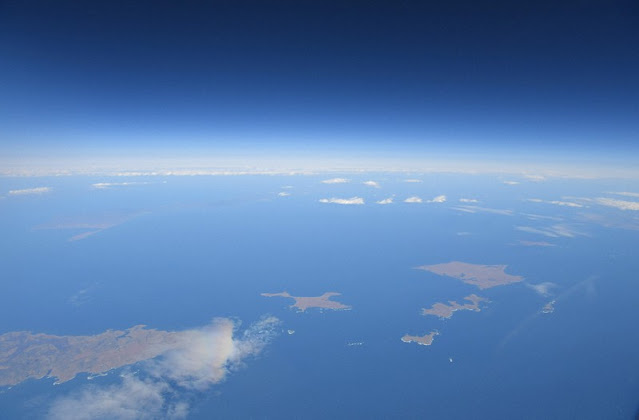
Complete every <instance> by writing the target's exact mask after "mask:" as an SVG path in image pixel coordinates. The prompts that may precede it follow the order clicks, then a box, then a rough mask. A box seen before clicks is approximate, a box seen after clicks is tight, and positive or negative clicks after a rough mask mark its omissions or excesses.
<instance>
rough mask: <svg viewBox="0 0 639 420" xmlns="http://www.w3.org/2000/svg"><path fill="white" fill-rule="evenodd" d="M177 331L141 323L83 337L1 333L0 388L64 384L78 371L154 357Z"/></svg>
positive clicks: (96, 370) (173, 343) (178, 334)
mask: <svg viewBox="0 0 639 420" xmlns="http://www.w3.org/2000/svg"><path fill="white" fill-rule="evenodd" d="M182 334H184V333H183V332H170V331H160V330H155V329H146V328H145V326H144V325H136V326H135V327H132V328H129V329H127V330H124V331H119V330H108V331H106V332H103V333H101V334H98V335H88V336H59V335H48V334H32V333H30V332H27V331H18V332H9V333H6V334H2V335H0V386H6V385H16V384H18V383H20V382H22V381H25V380H27V379H41V378H44V377H49V378H57V382H56V383H63V382H66V381H69V380H71V379H73V378H75V376H76V375H78V374H79V373H81V372H86V373H91V374H99V373H103V372H106V371H109V370H111V369H115V368H119V367H122V366H125V365H130V364H133V363H136V362H139V361H142V360H147V359H151V358H154V357H156V356H159V355H160V354H162V353H165V352H166V351H168V350H171V349H173V348H175V347H176V346H177V345H178V344H179V343H180V342H181V340H182V339H183V337H181V335H182Z"/></svg>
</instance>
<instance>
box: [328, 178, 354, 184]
mask: <svg viewBox="0 0 639 420" xmlns="http://www.w3.org/2000/svg"><path fill="white" fill-rule="evenodd" d="M347 182H351V181H350V179H346V178H331V179H325V180H324V181H322V184H346V183H347Z"/></svg>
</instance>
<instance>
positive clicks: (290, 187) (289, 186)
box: [282, 185, 293, 190]
mask: <svg viewBox="0 0 639 420" xmlns="http://www.w3.org/2000/svg"><path fill="white" fill-rule="evenodd" d="M292 188H293V186H292V185H284V186H283V187H282V189H283V190H290V189H292Z"/></svg>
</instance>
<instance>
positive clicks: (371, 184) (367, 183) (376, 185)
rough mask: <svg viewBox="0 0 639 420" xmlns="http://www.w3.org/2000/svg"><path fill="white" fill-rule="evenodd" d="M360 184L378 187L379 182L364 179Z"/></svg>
mask: <svg viewBox="0 0 639 420" xmlns="http://www.w3.org/2000/svg"><path fill="white" fill-rule="evenodd" d="M362 184H364V185H368V186H369V187H375V188H379V183H378V182H376V181H364V182H362Z"/></svg>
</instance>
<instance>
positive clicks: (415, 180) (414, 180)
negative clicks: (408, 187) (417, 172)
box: [404, 179, 424, 182]
mask: <svg viewBox="0 0 639 420" xmlns="http://www.w3.org/2000/svg"><path fill="white" fill-rule="evenodd" d="M404 182H424V181H422V180H421V179H405V180H404Z"/></svg>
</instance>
